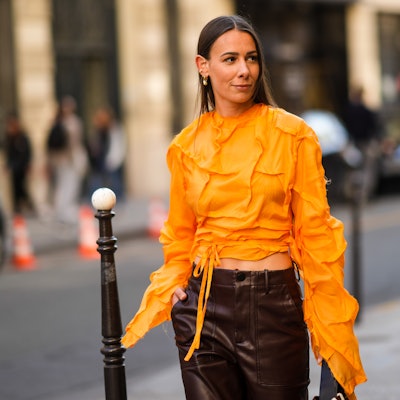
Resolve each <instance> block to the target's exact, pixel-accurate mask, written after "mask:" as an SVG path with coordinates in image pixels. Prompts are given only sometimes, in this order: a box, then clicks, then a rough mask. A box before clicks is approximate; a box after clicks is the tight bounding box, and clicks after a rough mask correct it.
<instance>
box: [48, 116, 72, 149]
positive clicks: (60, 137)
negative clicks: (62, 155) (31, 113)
mask: <svg viewBox="0 0 400 400" xmlns="http://www.w3.org/2000/svg"><path fill="white" fill-rule="evenodd" d="M67 145H68V138H67V133H66V132H65V129H64V127H63V125H62V123H61V122H57V123H56V124H54V125H53V127H52V128H51V129H50V133H49V136H48V138H47V150H49V151H60V150H64V149H65V148H66V147H67Z"/></svg>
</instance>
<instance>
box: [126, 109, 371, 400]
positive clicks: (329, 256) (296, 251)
mask: <svg viewBox="0 0 400 400" xmlns="http://www.w3.org/2000/svg"><path fill="white" fill-rule="evenodd" d="M321 160H322V155H321V149H320V146H319V143H318V138H317V136H316V134H315V133H314V132H313V131H312V129H311V128H310V127H309V126H307V125H306V124H305V122H304V121H303V120H302V119H300V118H299V117H297V116H294V115H292V114H290V113H288V112H286V111H284V110H282V109H280V108H275V107H270V106H266V105H263V104H256V105H254V106H253V107H252V108H250V109H249V110H247V111H246V112H245V113H243V114H242V115H240V116H239V117H228V118H226V117H224V118H223V117H221V116H220V115H219V114H218V113H217V112H215V111H212V112H209V113H206V114H203V115H201V116H200V117H199V118H198V119H196V120H195V121H194V122H192V123H191V124H190V125H189V126H187V127H186V128H185V129H183V130H182V132H181V133H180V134H178V135H177V136H176V137H175V138H174V139H173V141H172V143H171V144H170V146H169V149H168V153H167V163H168V167H169V170H170V172H171V182H170V206H169V215H168V218H167V221H166V222H165V224H164V227H163V229H162V231H161V235H160V242H161V243H162V245H163V251H164V265H162V266H161V267H160V268H159V269H158V270H157V271H155V272H153V273H152V274H151V275H150V282H151V283H150V285H149V287H148V288H147V290H146V291H145V293H144V296H143V299H142V302H141V305H140V308H139V310H138V311H137V313H136V315H135V316H134V318H133V319H132V320H131V321H130V322H129V324H128V325H127V327H126V333H125V335H124V337H123V338H122V343H123V345H124V346H125V347H132V346H133V345H134V344H135V343H136V342H137V341H138V340H139V339H140V338H142V337H143V336H144V335H145V334H146V333H147V332H148V330H150V329H151V328H153V327H155V326H156V325H158V324H160V323H162V322H164V321H166V320H169V319H170V312H171V297H172V295H173V293H174V291H175V289H177V288H178V287H185V286H186V285H187V282H188V279H189V277H190V276H191V274H192V273H193V274H195V275H200V274H203V277H202V279H203V280H202V289H201V292H200V294H199V306H198V316H197V327H196V334H195V338H194V340H193V343H192V347H191V349H190V351H189V353H188V355H187V356H186V359H188V358H190V356H191V354H192V352H193V351H194V350H195V349H196V348H198V346H199V344H200V335H201V328H202V323H203V320H204V316H205V310H206V305H207V298H208V294H209V290H210V285H211V281H212V271H213V268H214V267H216V266H218V264H219V259H220V258H223V257H229V258H236V259H241V260H260V259H262V258H264V257H266V256H268V255H271V254H273V253H276V252H283V251H286V252H287V251H289V252H290V256H291V257H292V259H293V260H294V261H295V262H296V264H297V265H298V266H299V268H300V273H301V276H302V279H303V281H304V302H303V308H304V319H305V322H306V324H307V327H308V330H309V332H310V336H311V343H312V349H313V351H314V354H315V355H317V354H321V356H322V357H323V358H324V359H325V360H326V361H327V362H328V364H329V366H330V368H331V370H332V372H333V374H334V375H335V377H336V379H337V380H338V381H339V383H340V384H341V385H342V386H343V387H344V389H345V390H346V393H348V394H349V398H350V399H355V398H356V397H355V394H354V388H355V386H356V385H357V384H359V383H362V382H364V381H365V380H366V376H365V373H364V371H363V367H362V364H361V360H360V356H359V349H358V342H357V339H356V337H355V335H354V333H353V325H354V321H355V318H356V315H357V312H358V303H357V301H356V300H355V299H354V298H353V297H352V296H351V295H350V294H349V293H348V292H347V290H346V289H345V288H344V272H343V269H344V252H345V249H346V241H345V239H344V229H343V224H342V222H341V221H339V220H338V219H336V218H334V217H333V216H332V215H331V214H330V208H329V205H328V201H327V197H326V180H325V176H324V169H323V167H322V162H321ZM196 257H200V260H201V261H200V262H199V263H198V264H197V267H196V268H195V269H194V270H193V268H192V263H193V261H194V260H195V259H196Z"/></svg>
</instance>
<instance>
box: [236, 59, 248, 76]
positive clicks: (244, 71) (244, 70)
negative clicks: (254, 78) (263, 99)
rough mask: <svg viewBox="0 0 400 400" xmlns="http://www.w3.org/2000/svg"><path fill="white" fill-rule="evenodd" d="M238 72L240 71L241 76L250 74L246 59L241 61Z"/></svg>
mask: <svg viewBox="0 0 400 400" xmlns="http://www.w3.org/2000/svg"><path fill="white" fill-rule="evenodd" d="M238 72H239V76H241V77H247V76H248V75H249V67H248V65H247V63H246V60H242V61H240V63H239V68H238Z"/></svg>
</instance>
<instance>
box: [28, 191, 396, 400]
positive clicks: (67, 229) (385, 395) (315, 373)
mask: <svg viewBox="0 0 400 400" xmlns="http://www.w3.org/2000/svg"><path fill="white" fill-rule="evenodd" d="M391 204H392V207H395V205H393V204H394V203H393V202H392V203H391ZM387 207H388V204H386V203H385V201H384V200H383V201H382V202H381V201H378V202H376V203H372V204H370V205H368V206H367V208H375V211H378V214H379V213H380V211H381V210H384V211H385V212H387V211H388V209H387ZM114 211H115V217H114V218H113V232H114V235H115V236H116V237H117V239H118V240H123V239H125V238H132V237H138V236H142V235H144V234H145V233H146V230H147V223H148V201H146V200H145V199H142V200H131V201H126V202H122V203H120V204H118V203H117V205H116V207H115V210H114ZM367 211H368V210H365V212H364V214H363V215H365V216H367V214H368V212H367ZM389 211H390V212H389V214H390V215H391V216H392V218H394V219H396V217H395V216H396V215H397V214H398V213H399V210H398V206H396V209H395V208H393V209H391V210H389ZM382 212H383V211H382ZM93 214H95V210H94V209H93ZM332 214H333V215H335V216H337V217H338V218H340V219H342V220H343V221H344V222H345V224H349V223H350V221H349V220H350V217H351V216H350V213H349V208H348V207H347V206H338V207H334V208H332ZM368 223H376V222H374V221H369V220H368V218H365V220H364V221H363V224H368ZM27 225H28V229H29V233H30V236H31V241H32V246H33V248H34V251H35V253H38V254H40V253H45V252H49V251H55V250H57V249H60V248H68V247H77V246H78V241H79V226H78V223H77V224H76V225H65V224H60V223H56V222H50V221H49V222H43V221H40V220H38V219H37V218H33V217H31V218H27ZM355 330H356V334H357V336H358V338H359V343H360V350H361V356H362V360H363V364H364V367H365V370H366V373H367V375H368V378H369V380H368V382H367V383H365V384H362V385H360V386H358V388H357V394H358V398H359V400H376V399H378V398H379V399H385V400H395V399H396V400H397V399H399V398H400V381H399V376H400V339H399V337H400V297H399V298H398V299H396V300H394V301H391V302H386V303H383V304H379V305H377V306H373V307H366V308H365V309H364V310H363V314H362V320H361V321H360V322H359V323H358V324H357V325H356V327H355ZM310 364H311V385H310V398H312V396H314V395H316V394H318V385H319V369H318V367H317V366H316V363H315V362H314V360H313V358H311V363H310ZM155 371H156V372H155V373H154V374H153V375H152V376H148V377H145V378H143V376H140V377H134V378H130V379H129V380H128V381H127V392H128V399H129V400H133V399H140V400H170V399H171V400H172V399H174V400H179V399H182V400H183V399H184V393H183V388H182V383H181V379H180V371H179V366H178V364H176V365H172V366H171V367H169V368H167V369H164V370H161V371H160V370H158V369H157V366H155ZM104 398H105V395H104V386H103V385H98V386H96V387H94V388H91V389H90V390H89V389H87V390H85V391H80V392H79V393H77V394H76V397H74V396H73V395H72V396H71V393H70V394H69V395H68V396H67V395H65V397H59V398H57V399H55V400H78V399H79V400H81V399H91V400H104Z"/></svg>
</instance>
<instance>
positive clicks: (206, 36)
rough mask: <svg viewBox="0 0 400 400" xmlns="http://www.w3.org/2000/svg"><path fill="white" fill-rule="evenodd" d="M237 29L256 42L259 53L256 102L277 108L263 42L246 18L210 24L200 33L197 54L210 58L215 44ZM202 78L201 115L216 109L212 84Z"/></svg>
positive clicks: (229, 18)
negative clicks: (223, 36) (204, 81)
mask: <svg viewBox="0 0 400 400" xmlns="http://www.w3.org/2000/svg"><path fill="white" fill-rule="evenodd" d="M233 29H236V30H238V31H241V32H246V33H248V34H249V35H251V37H252V38H253V40H254V43H255V45H256V50H257V53H258V64H259V66H260V74H259V77H258V80H257V84H256V89H255V91H254V102H255V103H263V104H266V105H273V106H275V105H276V104H275V101H274V99H273V96H272V93H271V89H270V87H269V85H268V77H267V76H268V75H267V74H268V71H267V67H266V65H265V62H264V55H263V49H262V46H261V41H260V39H259V38H258V35H257V33H256V32H255V30H254V28H253V27H252V25H251V24H250V22H248V21H247V20H246V19H245V18H243V17H241V16H239V15H232V16H222V17H217V18H214V19H213V20H211V21H210V22H208V23H207V24H206V25H205V26H204V28H203V29H202V31H201V32H200V36H199V41H198V44H197V54H199V55H200V56H202V57H204V58H205V59H207V60H208V59H209V58H210V51H211V47H212V45H213V44H214V42H215V41H216V40H217V39H218V38H219V37H220V36H221V35H223V34H224V33H226V32H228V31H230V30H233ZM202 79H203V78H202V76H201V75H200V74H199V97H200V101H201V104H200V114H202V113H205V112H208V111H211V110H213V109H214V108H215V98H214V91H213V89H212V82H211V81H209V84H208V85H207V86H204V85H203V84H202Z"/></svg>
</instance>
